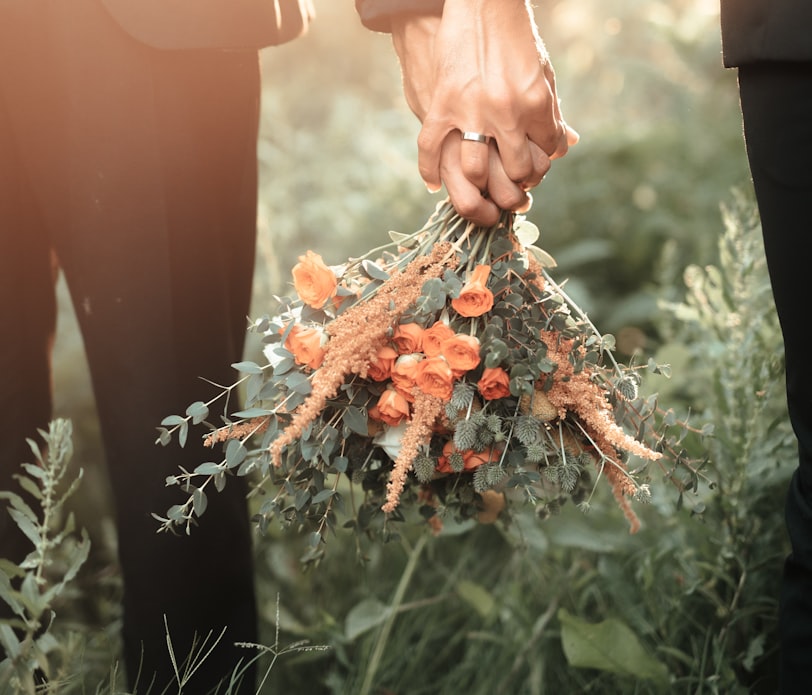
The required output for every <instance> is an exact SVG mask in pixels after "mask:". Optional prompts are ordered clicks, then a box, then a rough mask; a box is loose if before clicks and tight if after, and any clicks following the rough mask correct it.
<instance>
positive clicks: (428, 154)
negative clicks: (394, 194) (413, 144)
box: [417, 116, 451, 193]
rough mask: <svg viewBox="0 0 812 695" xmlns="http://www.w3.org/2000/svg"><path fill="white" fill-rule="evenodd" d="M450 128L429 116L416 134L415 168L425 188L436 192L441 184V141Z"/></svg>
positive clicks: (442, 141)
mask: <svg viewBox="0 0 812 695" xmlns="http://www.w3.org/2000/svg"><path fill="white" fill-rule="evenodd" d="M450 130H451V127H450V126H444V125H443V124H442V123H441V122H440V121H437V120H435V119H433V118H431V117H430V116H427V117H426V120H425V121H423V127H422V128H421V129H420V133H419V134H418V136H417V169H418V171H419V172H420V177H421V178H422V179H423V181H424V182H425V184H426V188H428V189H429V191H431V192H432V193H436V192H437V191H439V190H440V189H441V188H442V186H443V181H442V178H441V175H440V157H441V153H442V150H443V143H444V141H445V139H446V136H447V135H448V133H449V131H450Z"/></svg>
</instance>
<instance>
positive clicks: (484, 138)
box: [462, 130, 491, 145]
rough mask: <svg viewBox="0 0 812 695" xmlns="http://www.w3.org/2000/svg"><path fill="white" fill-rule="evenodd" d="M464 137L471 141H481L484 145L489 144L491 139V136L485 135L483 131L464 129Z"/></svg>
mask: <svg viewBox="0 0 812 695" xmlns="http://www.w3.org/2000/svg"><path fill="white" fill-rule="evenodd" d="M462 139H463V140H469V141H471V142H479V143H482V144H483V145H487V144H488V143H489V142H490V141H491V136H490V135H484V134H482V133H475V132H474V131H472V130H463V131H462Z"/></svg>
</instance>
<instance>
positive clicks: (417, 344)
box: [392, 323, 425, 355]
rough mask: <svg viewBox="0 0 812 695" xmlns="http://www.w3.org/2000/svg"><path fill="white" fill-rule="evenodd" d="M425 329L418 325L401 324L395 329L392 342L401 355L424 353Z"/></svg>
mask: <svg viewBox="0 0 812 695" xmlns="http://www.w3.org/2000/svg"><path fill="white" fill-rule="evenodd" d="M423 333H425V329H424V328H423V326H420V325H418V324H416V323H401V324H398V325H397V326H396V327H395V333H394V335H393V336H392V342H393V343H394V344H395V347H396V348H397V349H398V352H399V353H400V354H401V355H408V354H409V353H412V352H422V351H423Z"/></svg>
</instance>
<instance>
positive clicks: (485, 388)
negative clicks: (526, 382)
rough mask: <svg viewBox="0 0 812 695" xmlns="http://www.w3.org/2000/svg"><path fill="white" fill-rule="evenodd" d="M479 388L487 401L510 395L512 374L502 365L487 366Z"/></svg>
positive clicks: (478, 385)
mask: <svg viewBox="0 0 812 695" xmlns="http://www.w3.org/2000/svg"><path fill="white" fill-rule="evenodd" d="M477 388H478V389H479V393H480V394H481V395H482V397H483V398H484V399H485V400H486V401H493V400H496V399H497V398H507V397H508V396H509V395H510V375H509V374H508V373H507V372H506V371H505V370H504V369H502V368H501V367H486V368H485V371H483V372H482V376H481V377H480V379H479V381H478V382H477Z"/></svg>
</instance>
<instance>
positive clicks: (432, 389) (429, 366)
mask: <svg viewBox="0 0 812 695" xmlns="http://www.w3.org/2000/svg"><path fill="white" fill-rule="evenodd" d="M416 381H417V388H419V389H420V390H421V391H422V392H423V393H425V394H427V395H429V396H436V397H437V398H442V399H443V400H444V401H450V400H451V393H452V391H453V388H454V372H452V371H451V367H450V366H449V364H448V362H447V361H446V360H445V358H443V357H427V358H426V359H424V360H423V361H422V362H421V363H420V364H419V365H418V366H417V376H416Z"/></svg>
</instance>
